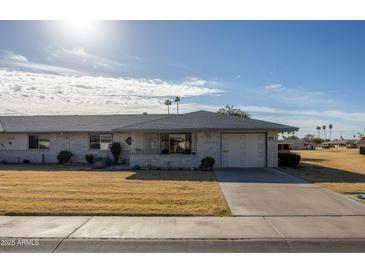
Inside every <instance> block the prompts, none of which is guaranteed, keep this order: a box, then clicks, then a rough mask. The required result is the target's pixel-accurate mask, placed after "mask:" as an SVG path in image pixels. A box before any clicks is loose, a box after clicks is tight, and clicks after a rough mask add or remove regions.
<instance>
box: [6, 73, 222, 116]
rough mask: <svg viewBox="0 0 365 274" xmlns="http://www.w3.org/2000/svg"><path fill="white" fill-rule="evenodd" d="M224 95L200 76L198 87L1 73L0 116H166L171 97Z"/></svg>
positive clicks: (158, 81) (153, 81) (157, 81)
mask: <svg viewBox="0 0 365 274" xmlns="http://www.w3.org/2000/svg"><path fill="white" fill-rule="evenodd" d="M221 92H223V91H222V90H219V89H217V88H214V87H211V86H209V81H204V80H201V81H200V80H198V78H196V84H195V85H194V83H193V82H189V83H187V82H186V81H181V82H169V81H164V80H161V79H146V78H123V77H119V78H117V77H102V76H85V75H78V76H77V75H67V76H66V75H55V74H46V73H34V72H24V71H18V70H8V69H0V113H6V112H7V109H9V108H11V110H12V111H11V112H10V114H14V110H15V111H16V112H17V113H18V114H51V113H52V114H66V113H69V114H70V113H73V114H83V113H84V114H85V113H89V114H90V113H141V112H144V111H147V112H150V113H160V112H166V106H165V105H164V104H163V102H164V100H165V99H166V98H172V97H175V96H180V97H182V98H186V97H196V96H202V95H204V96H209V95H215V94H217V93H221ZM183 100H184V99H183ZM181 105H184V104H183V101H182V104H181ZM186 107H187V108H188V106H187V105H186ZM181 109H182V110H183V109H184V106H182V108H181Z"/></svg>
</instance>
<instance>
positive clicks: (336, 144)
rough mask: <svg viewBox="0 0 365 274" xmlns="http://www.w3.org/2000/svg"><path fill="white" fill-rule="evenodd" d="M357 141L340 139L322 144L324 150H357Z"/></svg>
mask: <svg viewBox="0 0 365 274" xmlns="http://www.w3.org/2000/svg"><path fill="white" fill-rule="evenodd" d="M356 141H357V140H356V139H340V140H333V141H328V142H323V143H322V144H321V146H322V148H325V149H328V148H356Z"/></svg>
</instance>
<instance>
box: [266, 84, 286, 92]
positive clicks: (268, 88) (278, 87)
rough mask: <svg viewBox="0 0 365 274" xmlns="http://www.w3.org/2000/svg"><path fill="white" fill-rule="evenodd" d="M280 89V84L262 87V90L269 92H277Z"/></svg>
mask: <svg viewBox="0 0 365 274" xmlns="http://www.w3.org/2000/svg"><path fill="white" fill-rule="evenodd" d="M281 88H282V85H281V84H271V85H267V86H264V89H265V90H269V91H278V90H280V89H281Z"/></svg>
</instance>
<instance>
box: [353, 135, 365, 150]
mask: <svg viewBox="0 0 365 274" xmlns="http://www.w3.org/2000/svg"><path fill="white" fill-rule="evenodd" d="M355 145H356V147H358V148H360V147H365V136H363V137H361V138H360V139H359V140H357V141H356V143H355Z"/></svg>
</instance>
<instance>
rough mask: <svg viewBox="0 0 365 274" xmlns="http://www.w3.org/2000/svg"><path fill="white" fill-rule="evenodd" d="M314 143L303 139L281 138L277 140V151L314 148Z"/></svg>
mask: <svg viewBox="0 0 365 274" xmlns="http://www.w3.org/2000/svg"><path fill="white" fill-rule="evenodd" d="M315 148H316V145H315V144H313V143H310V142H307V141H305V140H304V139H283V140H279V141H278V149H279V152H289V150H303V149H315Z"/></svg>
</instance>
